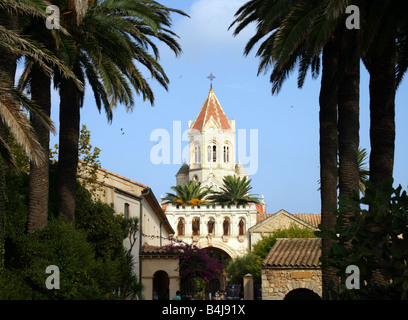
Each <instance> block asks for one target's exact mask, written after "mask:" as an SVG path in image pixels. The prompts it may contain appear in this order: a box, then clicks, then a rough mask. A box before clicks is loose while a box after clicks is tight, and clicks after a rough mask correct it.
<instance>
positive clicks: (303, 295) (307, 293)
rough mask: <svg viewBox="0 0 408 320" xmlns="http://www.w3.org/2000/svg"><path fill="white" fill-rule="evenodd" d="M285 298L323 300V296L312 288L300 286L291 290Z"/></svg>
mask: <svg viewBox="0 0 408 320" xmlns="http://www.w3.org/2000/svg"><path fill="white" fill-rule="evenodd" d="M283 300H322V298H320V296H319V295H318V294H317V293H316V292H313V291H312V290H309V289H303V288H300V289H295V290H292V291H289V292H288V294H287V295H286V296H285V298H284V299H283Z"/></svg>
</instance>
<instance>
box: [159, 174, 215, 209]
mask: <svg viewBox="0 0 408 320" xmlns="http://www.w3.org/2000/svg"><path fill="white" fill-rule="evenodd" d="M171 189H172V190H173V191H174V192H175V193H166V196H165V197H164V198H163V200H164V201H163V204H174V205H182V206H186V205H189V206H191V207H194V206H196V205H205V204H207V203H208V202H207V201H206V199H205V198H206V197H207V196H208V195H209V194H210V193H211V192H212V190H211V188H208V187H203V186H202V185H201V182H199V181H190V180H188V181H186V183H185V184H179V185H177V186H173V187H171Z"/></svg>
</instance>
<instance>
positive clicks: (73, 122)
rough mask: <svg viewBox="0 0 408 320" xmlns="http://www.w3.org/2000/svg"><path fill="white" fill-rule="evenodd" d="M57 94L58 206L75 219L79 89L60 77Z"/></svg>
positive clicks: (70, 217)
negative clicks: (59, 86) (58, 115)
mask: <svg viewBox="0 0 408 320" xmlns="http://www.w3.org/2000/svg"><path fill="white" fill-rule="evenodd" d="M60 98H61V102H60V132H59V156H58V178H57V179H58V180H57V181H58V208H59V209H58V210H59V214H60V215H62V216H64V217H65V218H67V219H69V220H71V221H74V220H75V201H76V187H77V184H76V174H77V166H78V140H79V130H80V129H79V126H80V99H81V92H80V91H79V89H78V88H77V87H76V85H75V83H74V82H73V81H72V80H70V79H68V80H63V81H62V83H61V88H60Z"/></svg>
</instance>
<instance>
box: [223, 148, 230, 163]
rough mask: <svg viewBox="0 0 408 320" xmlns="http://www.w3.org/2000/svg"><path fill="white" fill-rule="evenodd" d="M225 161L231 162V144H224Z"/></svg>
mask: <svg viewBox="0 0 408 320" xmlns="http://www.w3.org/2000/svg"><path fill="white" fill-rule="evenodd" d="M224 162H225V163H229V162H230V150H229V146H224Z"/></svg>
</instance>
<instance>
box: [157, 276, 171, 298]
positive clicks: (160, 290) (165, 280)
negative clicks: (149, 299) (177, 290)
mask: <svg viewBox="0 0 408 320" xmlns="http://www.w3.org/2000/svg"><path fill="white" fill-rule="evenodd" d="M169 284H170V281H169V275H168V274H167V272H166V271H163V270H159V271H156V272H155V274H154V276H153V300H169V299H170V297H169V294H170V292H169Z"/></svg>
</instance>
